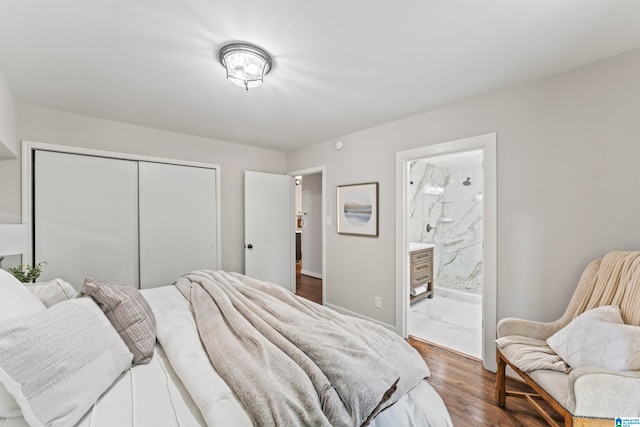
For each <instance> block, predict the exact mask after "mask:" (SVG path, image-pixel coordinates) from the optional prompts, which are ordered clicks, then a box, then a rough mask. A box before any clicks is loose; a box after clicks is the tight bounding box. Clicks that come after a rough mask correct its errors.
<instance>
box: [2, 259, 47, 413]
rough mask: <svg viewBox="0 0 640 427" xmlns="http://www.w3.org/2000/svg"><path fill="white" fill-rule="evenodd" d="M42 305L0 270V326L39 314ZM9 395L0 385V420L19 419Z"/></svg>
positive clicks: (13, 400)
mask: <svg viewBox="0 0 640 427" xmlns="http://www.w3.org/2000/svg"><path fill="white" fill-rule="evenodd" d="M44 309H45V306H44V304H42V302H41V301H40V300H39V299H38V298H37V297H36V296H35V295H33V294H32V293H31V292H29V290H28V289H27V288H26V287H25V286H24V285H23V284H22V283H21V282H20V281H19V280H18V279H16V278H15V276H14V275H13V274H11V273H9V272H8V271H4V270H2V269H0V324H3V323H4V322H5V321H6V320H8V319H11V318H16V317H20V316H27V315H30V314H35V313H38V312H41V311H43V310H44ZM21 416H22V412H20V408H19V407H18V404H17V403H16V401H15V399H14V398H13V396H11V394H9V393H8V392H7V390H6V389H5V388H4V386H3V385H2V384H0V418H13V417H21Z"/></svg>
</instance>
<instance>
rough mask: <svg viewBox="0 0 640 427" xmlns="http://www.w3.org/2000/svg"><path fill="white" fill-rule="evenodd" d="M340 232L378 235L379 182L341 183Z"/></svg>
mask: <svg viewBox="0 0 640 427" xmlns="http://www.w3.org/2000/svg"><path fill="white" fill-rule="evenodd" d="M337 196H338V203H337V206H338V214H337V218H338V233H340V234H355V235H359V236H377V235H378V183H377V182H367V183H364V184H350V185H339V186H338V191H337Z"/></svg>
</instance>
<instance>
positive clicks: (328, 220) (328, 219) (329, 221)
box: [327, 216, 331, 227]
mask: <svg viewBox="0 0 640 427" xmlns="http://www.w3.org/2000/svg"><path fill="white" fill-rule="evenodd" d="M330 225H331V217H330V216H328V217H327V227H329V226H330Z"/></svg>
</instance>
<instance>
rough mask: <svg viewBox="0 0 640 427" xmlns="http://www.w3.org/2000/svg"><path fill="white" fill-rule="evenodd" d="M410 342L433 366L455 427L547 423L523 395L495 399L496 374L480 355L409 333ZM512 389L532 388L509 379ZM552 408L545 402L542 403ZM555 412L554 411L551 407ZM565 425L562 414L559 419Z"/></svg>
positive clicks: (433, 379)
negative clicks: (503, 400) (502, 404)
mask: <svg viewBox="0 0 640 427" xmlns="http://www.w3.org/2000/svg"><path fill="white" fill-rule="evenodd" d="M408 342H409V344H411V345H412V346H413V347H414V348H415V349H416V350H418V352H419V353H420V355H422V358H423V359H424V360H425V361H426V362H427V365H428V366H429V369H430V370H431V377H430V378H429V383H430V384H431V386H433V388H434V389H435V390H436V391H437V392H438V393H439V394H440V396H441V397H442V400H443V401H444V403H445V405H446V406H447V409H448V410H449V413H450V414H451V421H453V425H454V426H455V427H458V426H460V427H463V426H492V427H493V426H495V427H498V426H500V427H502V426H505V427H509V426H522V427H546V426H548V424H547V423H546V421H545V420H544V419H543V418H542V417H541V416H540V415H538V413H537V412H536V411H535V409H533V407H532V406H531V405H529V404H528V403H527V402H526V401H524V399H517V398H513V397H508V398H507V404H506V406H505V408H504V409H503V408H500V407H499V406H498V405H496V404H495V401H494V390H495V388H494V386H495V374H494V373H492V372H489V371H487V370H485V369H484V368H483V367H482V362H481V361H480V360H478V359H475V358H472V357H469V356H465V355H462V354H460V353H457V352H455V351H451V350H448V349H445V348H442V347H438V346H436V345H434V344H431V343H428V342H426V341H422V340H419V339H416V338H414V337H409V339H408ZM507 387H508V389H511V390H518V391H527V392H531V391H533V390H531V389H530V388H529V386H527V385H526V384H524V383H520V382H518V381H514V380H512V379H507ZM540 404H541V405H542V406H543V407H545V408H549V407H548V405H546V403H544V402H541V403H540ZM551 413H553V411H551ZM556 421H557V422H558V424H559V425H563V424H564V422H563V420H562V417H560V416H558V418H557V419H556Z"/></svg>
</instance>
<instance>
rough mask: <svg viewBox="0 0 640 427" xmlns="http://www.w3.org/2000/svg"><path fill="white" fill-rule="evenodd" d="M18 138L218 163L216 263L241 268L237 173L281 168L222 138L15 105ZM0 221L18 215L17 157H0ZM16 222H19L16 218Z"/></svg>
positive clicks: (263, 153) (263, 154)
mask: <svg viewBox="0 0 640 427" xmlns="http://www.w3.org/2000/svg"><path fill="white" fill-rule="evenodd" d="M17 132H18V139H19V140H30V141H38V142H48V143H53V144H60V145H73V146H79V147H85V148H92V149H99V150H108V151H117V152H124V153H135V154H141V155H148V156H156V157H164V158H170V159H180V160H188V161H197V162H205V163H215V164H219V165H220V167H221V169H222V171H221V172H222V173H221V176H220V180H221V181H220V183H221V222H222V268H223V269H225V270H228V271H238V272H243V271H244V258H243V255H244V250H243V243H244V242H243V172H244V170H245V169H248V170H255V171H261V172H272V173H284V172H285V154H284V153H281V152H277V151H271V150H263V149H257V148H252V147H247V146H243V145H238V144H232V143H228V142H223V141H217V140H212V139H208V138H201V137H196V136H190V135H184V134H179V133H174V132H167V131H162V130H158V129H152V128H146V127H141V126H134V125H130V124H126V123H120V122H114V121H110V120H103V119H97V118H94V117H89V116H83V115H77V114H71V113H65V112H61V111H55V110H50V109H45V108H40V107H35V106H32V105H24V104H18V108H17ZM0 169H1V172H0V176H1V177H2V182H1V183H0V222H11V221H2V220H3V219H4V218H18V219H19V218H20V215H21V212H20V209H21V200H20V197H21V193H20V191H21V190H20V189H21V182H20V180H21V177H20V160H19V159H17V160H6V161H3V162H0ZM18 222H19V221H18Z"/></svg>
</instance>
